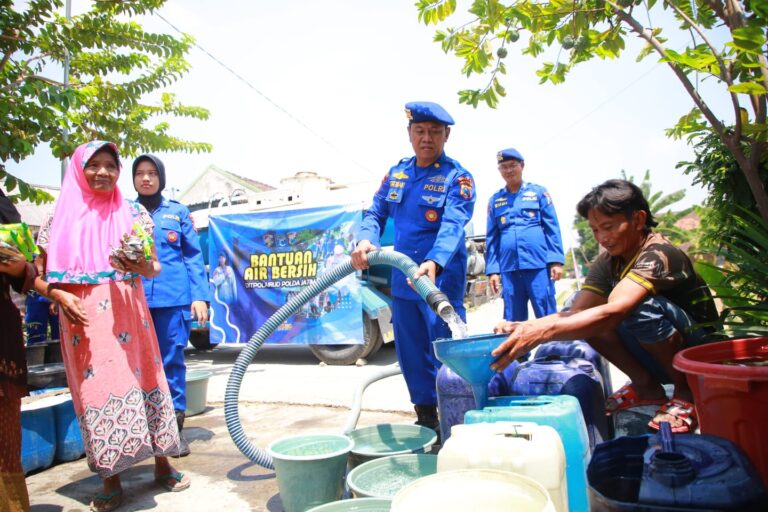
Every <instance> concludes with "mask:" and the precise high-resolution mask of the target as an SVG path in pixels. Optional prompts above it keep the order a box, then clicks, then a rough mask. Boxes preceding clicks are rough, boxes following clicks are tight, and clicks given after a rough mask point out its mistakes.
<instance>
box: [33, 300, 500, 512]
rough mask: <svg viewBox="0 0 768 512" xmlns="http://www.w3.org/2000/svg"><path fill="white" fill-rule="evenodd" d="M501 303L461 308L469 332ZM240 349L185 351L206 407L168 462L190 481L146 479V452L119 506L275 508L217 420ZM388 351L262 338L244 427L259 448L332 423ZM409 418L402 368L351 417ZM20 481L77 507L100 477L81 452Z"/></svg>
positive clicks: (249, 380) (485, 323)
mask: <svg viewBox="0 0 768 512" xmlns="http://www.w3.org/2000/svg"><path fill="white" fill-rule="evenodd" d="M501 310H502V305H501V301H494V302H491V303H488V304H484V305H482V306H480V307H478V308H477V309H475V310H474V311H471V312H469V314H468V326H469V331H470V333H471V334H478V333H487V332H490V331H491V329H492V327H493V325H495V323H496V322H497V321H498V319H499V318H500V315H501ZM240 350H241V347H237V346H222V347H217V348H216V349H215V350H213V351H209V352H197V351H189V352H188V354H187V355H188V359H187V364H188V367H189V370H204V371H209V372H211V374H212V375H211V377H210V379H209V383H208V393H207V397H208V407H207V409H206V410H205V411H204V412H203V413H202V414H199V415H196V416H192V417H189V418H187V420H186V425H185V430H184V431H185V434H186V436H187V439H188V440H189V441H190V445H191V448H192V455H190V456H189V457H185V458H183V459H178V460H176V461H175V465H176V467H177V469H179V470H181V471H184V472H185V473H187V474H188V475H190V477H191V478H192V485H191V487H190V488H189V489H187V490H185V491H183V492H180V493H169V492H165V491H164V490H163V489H161V488H160V487H158V486H157V485H155V484H154V482H153V467H152V466H153V464H152V462H151V461H144V462H142V463H140V464H137V465H136V466H134V467H131V468H129V469H128V470H126V471H125V472H124V473H123V474H122V482H123V489H124V493H125V499H124V502H123V506H122V507H121V508H120V509H119V510H121V511H125V512H129V511H138V510H183V511H191V512H198V511H199V512H206V511H210V510H227V512H237V511H247V510H257V511H270V512H278V511H281V510H283V508H282V504H281V502H280V497H279V494H278V490H277V482H276V480H275V474H274V471H273V470H268V469H264V468H261V467H259V466H256V465H254V464H253V463H251V462H250V461H249V460H248V459H247V458H246V457H245V456H244V455H242V454H241V453H240V452H239V450H238V449H237V447H236V446H235V445H234V443H233V442H232V440H231V438H230V436H229V433H228V431H227V428H226V425H225V423H224V410H223V404H224V391H225V388H226V384H227V380H228V378H229V373H230V370H231V368H232V364H233V363H234V361H235V359H236V358H237V356H238V354H239V353H240ZM396 361H397V358H396V356H395V351H394V348H393V347H392V345H391V344H389V345H385V346H384V347H383V348H382V350H380V351H379V352H378V353H377V354H375V355H374V356H373V357H372V358H371V360H370V361H369V362H368V364H367V365H365V366H360V367H357V366H325V365H321V364H319V363H318V361H317V359H316V358H315V357H314V356H313V355H312V353H311V352H310V351H309V349H308V348H306V347H296V346H273V345H267V346H264V347H263V348H262V349H261V350H260V351H259V352H258V353H257V354H256V357H255V358H254V361H253V362H252V363H251V365H250V366H249V368H248V371H247V372H246V375H245V377H244V379H243V383H242V386H241V389H240V396H239V401H238V403H239V413H240V418H241V421H242V424H243V428H244V430H245V432H246V433H247V434H248V436H249V439H250V440H251V442H252V443H253V444H254V445H256V446H258V447H260V448H265V447H266V446H267V445H268V444H269V443H271V442H272V441H274V440H276V439H278V438H281V437H284V436H288V435H294V434H301V433H309V432H340V431H342V430H343V427H344V426H345V425H346V423H347V421H348V420H349V418H350V409H349V408H350V406H351V404H352V402H353V396H354V393H355V391H356V390H357V388H358V386H359V383H361V382H363V381H364V380H366V379H368V378H369V377H371V375H373V374H375V373H378V372H380V371H381V370H382V369H383V368H385V367H388V366H389V365H392V364H394V363H396ZM414 420H415V414H414V413H413V408H412V406H411V404H410V401H409V399H408V392H407V389H406V387H405V383H404V381H403V379H402V377H401V376H393V377H388V378H386V379H383V380H379V381H377V382H375V383H373V384H371V385H370V386H369V387H368V388H367V389H366V391H365V393H364V395H363V400H362V411H361V414H360V417H359V420H358V423H357V424H358V426H360V427H362V426H367V425H375V424H378V423H412V422H413V421H414ZM27 487H28V489H29V494H30V499H31V503H32V511H33V512H64V511H66V512H78V511H87V510H88V504H89V502H90V500H91V498H92V496H93V495H94V493H96V492H98V491H99V490H100V488H101V484H100V480H99V478H98V477H97V476H95V475H94V474H93V473H91V471H90V470H89V469H88V466H87V464H86V462H85V459H84V458H81V459H79V460H76V461H73V462H67V463H60V464H57V465H55V466H53V467H50V468H48V469H45V470H42V471H39V472H36V473H33V474H30V475H28V476H27Z"/></svg>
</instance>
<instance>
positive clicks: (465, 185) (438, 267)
mask: <svg viewBox="0 0 768 512" xmlns="http://www.w3.org/2000/svg"><path fill="white" fill-rule="evenodd" d="M405 112H406V116H407V117H408V120H409V123H408V136H409V138H410V141H411V145H412V146H413V151H414V153H415V156H413V157H410V158H404V159H402V160H401V161H400V162H399V163H398V164H397V165H395V166H394V167H392V168H391V169H390V170H389V172H388V173H387V174H386V175H385V176H384V179H383V181H382V182H381V186H380V187H379V190H378V191H377V192H376V194H375V195H374V197H373V205H372V206H371V208H370V209H369V210H368V211H367V212H366V213H365V216H364V218H363V222H362V225H361V227H360V229H359V230H358V232H357V245H356V248H355V250H354V251H353V252H352V265H353V266H354V267H355V268H357V269H363V268H367V267H368V260H367V256H366V254H367V253H368V252H369V251H371V250H374V249H376V247H377V246H378V245H380V237H381V234H382V231H383V230H384V226H385V225H386V222H387V219H388V218H389V217H391V218H393V219H394V229H395V250H396V251H399V252H401V253H403V254H405V255H407V256H409V257H410V258H411V259H413V261H415V262H416V264H418V265H419V270H418V272H417V273H416V277H417V278H418V277H420V276H422V275H424V274H426V275H428V276H429V278H430V279H432V281H433V282H435V284H436V285H437V286H438V288H440V290H441V291H442V292H443V293H445V294H446V295H447V296H448V299H449V300H450V302H451V304H452V305H453V307H454V308H455V310H456V312H457V313H458V314H459V316H460V317H461V318H462V319H463V320H466V311H465V310H464V300H463V299H464V288H465V286H466V277H467V251H466V247H465V245H464V226H465V225H466V224H467V222H469V220H470V219H471V218H472V212H473V210H474V206H475V185H474V182H473V180H472V175H471V174H470V173H469V172H468V171H467V170H466V169H464V168H463V167H462V166H461V164H459V163H458V162H457V161H456V160H453V159H452V158H449V157H448V156H446V155H445V153H444V152H443V147H444V145H445V142H446V140H448V136H449V134H450V125H452V124H454V121H453V118H451V116H450V115H449V114H448V112H446V111H445V110H444V109H443V108H442V107H441V106H440V105H437V104H436V103H431V102H412V103H408V104H406V106H405ZM392 296H393V301H392V323H393V327H394V331H395V348H396V350H397V358H398V361H399V363H400V368H401V369H402V372H403V376H404V377H405V382H406V384H407V386H408V391H409V394H410V398H411V402H412V403H413V404H414V408H415V410H416V415H417V417H418V420H417V421H416V423H417V424H419V425H423V426H426V427H429V428H432V429H435V430H437V429H438V426H439V423H438V418H437V405H436V404H437V391H436V387H435V378H436V376H437V370H438V369H439V367H440V362H439V361H438V360H437V359H436V358H435V355H434V352H433V349H432V343H431V342H432V340H434V339H436V338H450V337H451V332H450V330H449V328H448V326H447V325H446V323H445V322H444V321H443V320H442V319H440V318H439V317H438V316H437V315H436V314H435V313H434V312H432V310H431V309H430V308H429V306H428V305H427V304H426V302H425V301H424V300H422V299H421V297H420V296H419V295H418V293H416V292H415V291H414V290H413V289H412V288H411V287H410V285H409V284H408V282H407V279H406V277H405V275H403V273H402V272H399V271H394V272H393V275H392Z"/></svg>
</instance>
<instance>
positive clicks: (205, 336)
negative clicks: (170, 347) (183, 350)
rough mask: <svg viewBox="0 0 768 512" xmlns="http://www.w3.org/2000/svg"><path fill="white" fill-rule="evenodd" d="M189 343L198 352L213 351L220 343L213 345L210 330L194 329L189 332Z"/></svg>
mask: <svg viewBox="0 0 768 512" xmlns="http://www.w3.org/2000/svg"><path fill="white" fill-rule="evenodd" d="M189 342H190V343H191V344H192V346H193V347H195V348H196V349H197V350H211V349H213V348H214V347H216V345H218V343H211V337H210V336H209V331H208V329H192V330H191V331H189Z"/></svg>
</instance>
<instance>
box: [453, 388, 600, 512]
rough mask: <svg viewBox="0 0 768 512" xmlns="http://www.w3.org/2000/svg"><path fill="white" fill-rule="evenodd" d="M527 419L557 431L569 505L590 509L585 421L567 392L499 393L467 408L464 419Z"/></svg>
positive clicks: (469, 421)
mask: <svg viewBox="0 0 768 512" xmlns="http://www.w3.org/2000/svg"><path fill="white" fill-rule="evenodd" d="M499 421H513V422H519V421H529V422H533V423H538V424H539V425H548V426H550V427H552V428H554V429H555V430H556V431H557V433H558V434H559V435H560V438H561V439H562V442H563V447H564V448H565V475H566V480H567V482H568V509H569V510H571V511H579V512H580V511H584V510H589V500H588V498H587V476H586V473H587V464H588V463H589V456H590V449H589V437H588V436H587V425H586V423H585V422H584V416H583V415H582V414H581V406H580V405H579V401H578V400H577V399H576V398H575V397H572V396H570V395H552V396H522V397H521V396H502V397H495V398H489V399H488V406H487V407H485V408H483V410H481V411H467V413H466V414H465V415H464V423H465V424H467V425H471V424H474V423H496V422H499Z"/></svg>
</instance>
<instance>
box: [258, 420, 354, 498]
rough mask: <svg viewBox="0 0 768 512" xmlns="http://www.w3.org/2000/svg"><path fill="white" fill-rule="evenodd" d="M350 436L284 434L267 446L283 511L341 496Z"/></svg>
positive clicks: (350, 446)
mask: <svg viewBox="0 0 768 512" xmlns="http://www.w3.org/2000/svg"><path fill="white" fill-rule="evenodd" d="M351 448H352V440H351V439H349V438H348V437H347V436H344V435H340V434H310V435H299V436H292V437H285V438H282V439H278V440H277V441H275V442H273V443H272V444H270V445H269V446H267V453H268V454H269V455H270V456H271V457H272V462H273V464H274V466H275V473H276V474H277V488H278V489H279V491H280V498H281V499H282V501H283V508H284V509H285V511H286V512H304V511H305V510H307V509H310V508H312V507H316V506H318V505H322V504H324V503H328V502H331V501H335V500H338V499H340V498H341V494H342V492H343V490H344V473H345V471H346V468H347V459H348V457H349V450H350V449H351Z"/></svg>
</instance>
